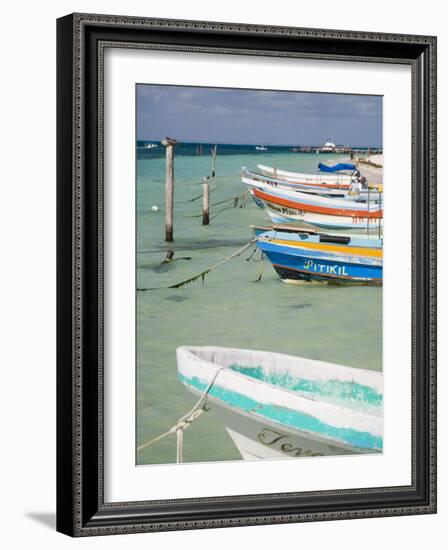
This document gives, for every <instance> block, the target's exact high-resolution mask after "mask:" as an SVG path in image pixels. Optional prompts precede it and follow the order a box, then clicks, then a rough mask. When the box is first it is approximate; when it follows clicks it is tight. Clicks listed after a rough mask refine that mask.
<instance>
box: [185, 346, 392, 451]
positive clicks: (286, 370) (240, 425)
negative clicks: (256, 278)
mask: <svg viewBox="0 0 448 550" xmlns="http://www.w3.org/2000/svg"><path fill="white" fill-rule="evenodd" d="M177 368H178V375H179V378H180V380H181V381H182V382H183V383H184V384H185V386H186V387H187V388H188V389H189V390H190V391H191V392H193V393H195V394H198V395H202V396H206V399H207V401H208V403H209V406H210V408H211V409H212V410H214V411H216V413H217V414H218V415H219V416H220V417H221V418H222V420H223V421H224V424H225V427H226V430H227V432H228V433H229V435H230V437H231V438H232V440H233V442H234V443H235V445H236V447H237V448H238V450H239V452H240V454H241V456H242V457H243V458H244V459H248V460H254V459H263V458H286V457H310V456H328V455H341V454H359V453H379V452H382V447H383V418H382V417H383V414H382V403H383V377H382V374H381V373H379V372H374V371H369V370H364V369H358V368H353V367H347V366H343V365H338V364H334V363H326V362H323V361H316V360H311V359H304V358H302V357H293V356H290V355H284V354H280V353H271V352H265V351H255V350H243V349H233V348H222V347H211V346H210V347H194V346H184V347H180V348H178V349H177Z"/></svg>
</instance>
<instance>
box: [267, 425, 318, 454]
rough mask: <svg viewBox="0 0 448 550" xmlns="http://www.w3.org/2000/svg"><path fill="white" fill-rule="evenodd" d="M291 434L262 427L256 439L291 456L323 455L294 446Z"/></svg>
mask: <svg viewBox="0 0 448 550" xmlns="http://www.w3.org/2000/svg"><path fill="white" fill-rule="evenodd" d="M291 439H292V438H291V436H289V435H288V434H285V433H282V432H279V431H277V430H273V429H272V428H263V429H262V430H261V432H260V433H259V434H258V440H259V441H260V442H261V443H263V445H266V446H267V447H275V448H277V449H279V450H280V451H282V452H284V453H288V454H290V455H291V456H323V454H322V453H315V452H313V451H311V450H310V449H303V448H302V447H296V446H294V444H293V443H291Z"/></svg>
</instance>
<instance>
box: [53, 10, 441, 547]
mask: <svg viewBox="0 0 448 550" xmlns="http://www.w3.org/2000/svg"><path fill="white" fill-rule="evenodd" d="M108 46H114V47H119V48H137V49H138V48H153V49H160V50H170V51H188V52H206V53H217V54H222V55H226V54H229V53H231V54H245V55H253V56H260V55H263V56H271V57H290V58H308V59H319V60H322V59H324V60H341V61H358V62H365V63H371V62H375V63H398V64H406V65H410V66H411V70H412V104H413V109H412V129H413V136H412V366H411V368H412V459H411V460H412V483H411V485H409V486H391V487H382V488H369V489H353V490H351V489H344V490H333V491H317V492H311V493H309V492H308V493H279V494H263V495H237V496H232V497H226V496H220V495H216V497H214V498H189V499H176V500H166V501H154V500H152V499H151V491H150V489H149V490H148V495H147V500H145V501H141V502H140V501H139V502H120V503H108V502H105V501H104V480H103V460H104V454H103V453H104V449H103V420H104V417H103V397H104V395H103V383H104V378H103V308H104V294H103V237H104V235H103V229H104V225H103V201H104V195H103V128H104V127H103V91H104V90H103V77H104V73H103V55H104V49H105V48H107V47H108ZM57 51H58V58H57V72H58V75H57V102H58V103H57V119H58V123H57V140H58V146H57V147H58V149H57V158H58V164H57V194H58V197H57V231H58V244H57V253H58V263H57V269H58V273H57V278H58V287H57V292H58V310H57V313H58V323H57V326H58V336H57V340H58V350H57V357H58V359H57V361H58V367H57V368H58V371H57V390H58V398H57V415H58V420H57V432H58V434H57V435H58V443H57V477H58V479H57V484H58V487H57V529H58V531H60V532H62V533H65V534H68V535H71V536H90V535H106V534H119V533H134V532H135V533H137V532H149V531H163V530H176V529H201V528H212V527H227V526H243V525H262V524H269V523H287V522H304V521H322V520H333V519H350V518H367V517H380V516H392V515H406V514H428V513H435V512H436V38H435V37H431V36H409V35H399V34H378V33H368V32H351V31H340V30H322V29H305V28H290V27H269V26H256V25H243V24H233V23H213V22H201V21H177V20H163V19H147V18H139V17H123V16H109V15H91V14H73V15H69V16H66V17H63V18H61V19H59V20H58V22H57ZM410 116H411V113H410Z"/></svg>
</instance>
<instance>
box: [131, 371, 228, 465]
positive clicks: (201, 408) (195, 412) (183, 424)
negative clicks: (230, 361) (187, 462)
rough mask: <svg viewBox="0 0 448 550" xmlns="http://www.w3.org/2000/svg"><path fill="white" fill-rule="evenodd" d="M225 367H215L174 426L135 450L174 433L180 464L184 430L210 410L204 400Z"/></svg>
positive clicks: (182, 453)
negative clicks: (198, 394) (196, 397)
mask: <svg viewBox="0 0 448 550" xmlns="http://www.w3.org/2000/svg"><path fill="white" fill-rule="evenodd" d="M226 368H227V367H226V366H222V367H219V369H217V371H216V372H215V374H214V376H213V378H212V380H211V381H210V382H209V384H208V386H207V387H206V388H205V390H204V391H203V392H202V393H201V396H200V397H199V399H198V400H197V401H196V403H195V405H194V406H193V408H192V409H191V410H190V411H188V412H187V414H184V415H183V416H181V417H180V418H179V420H178V421H177V422H176V424H174V426H172V427H171V428H170V429H169V430H167V431H166V432H163V433H162V434H160V435H158V436H157V437H154V438H153V439H150V440H149V441H146V442H145V443H142V444H141V445H139V446H138V447H137V452H138V451H141V450H143V449H146V447H149V446H150V445H152V444H153V443H157V441H160V440H162V439H164V438H165V437H167V436H169V435H172V434H176V462H177V464H181V463H182V462H183V455H184V451H183V445H184V431H185V430H186V429H187V428H189V427H190V426H191V425H192V424H193V422H194V421H195V420H197V419H198V418H199V417H200V416H201V415H202V414H204V413H205V412H208V411H209V410H210V407H209V405H208V402H207V401H206V399H207V396H208V393H209V392H210V390H211V389H212V387H213V384H214V383H215V382H216V379H217V378H218V375H219V373H220V372H221V371H222V370H224V369H226Z"/></svg>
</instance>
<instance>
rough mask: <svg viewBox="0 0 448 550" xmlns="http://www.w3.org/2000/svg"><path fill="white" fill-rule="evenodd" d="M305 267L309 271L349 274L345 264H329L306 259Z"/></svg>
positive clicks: (340, 274)
mask: <svg viewBox="0 0 448 550" xmlns="http://www.w3.org/2000/svg"><path fill="white" fill-rule="evenodd" d="M303 267H304V268H305V269H308V271H313V272H314V273H325V274H327V275H339V276H348V273H347V271H346V270H345V265H327V264H320V263H317V262H314V261H313V260H305V262H304V264H303Z"/></svg>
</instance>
